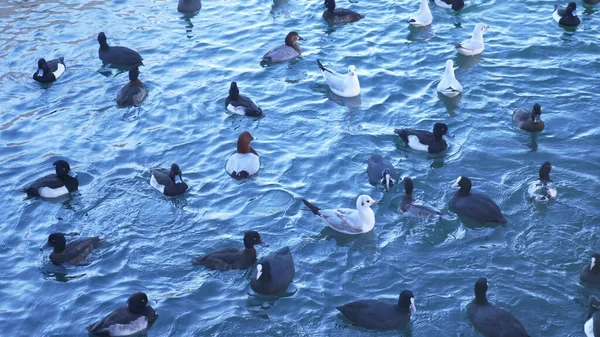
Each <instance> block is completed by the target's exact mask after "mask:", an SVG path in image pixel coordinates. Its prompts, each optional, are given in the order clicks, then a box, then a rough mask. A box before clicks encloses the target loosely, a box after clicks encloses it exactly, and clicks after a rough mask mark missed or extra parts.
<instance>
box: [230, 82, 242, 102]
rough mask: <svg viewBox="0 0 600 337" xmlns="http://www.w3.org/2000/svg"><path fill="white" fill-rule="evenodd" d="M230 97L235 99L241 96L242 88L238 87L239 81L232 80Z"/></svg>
mask: <svg viewBox="0 0 600 337" xmlns="http://www.w3.org/2000/svg"><path fill="white" fill-rule="evenodd" d="M229 97H230V98H231V99H233V100H236V99H239V98H240V89H238V86H237V82H231V85H230V86H229Z"/></svg>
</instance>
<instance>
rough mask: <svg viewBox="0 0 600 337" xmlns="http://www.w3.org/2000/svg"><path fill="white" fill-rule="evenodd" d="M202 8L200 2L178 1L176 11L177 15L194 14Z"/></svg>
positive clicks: (196, 0) (198, 0)
mask: <svg viewBox="0 0 600 337" xmlns="http://www.w3.org/2000/svg"><path fill="white" fill-rule="evenodd" d="M201 8H202V2H201V1H200V0H179V3H178V4H177V11H178V12H179V13H195V12H197V11H199V10H200V9H201Z"/></svg>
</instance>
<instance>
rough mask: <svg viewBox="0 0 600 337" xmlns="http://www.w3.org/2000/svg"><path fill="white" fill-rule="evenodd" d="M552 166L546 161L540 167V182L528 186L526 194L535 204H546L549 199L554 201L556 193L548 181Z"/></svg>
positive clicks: (550, 181)
mask: <svg viewBox="0 0 600 337" xmlns="http://www.w3.org/2000/svg"><path fill="white" fill-rule="evenodd" d="M550 171H552V164H551V163H550V162H549V161H547V162H545V163H543V164H542V166H541V167H540V171H539V175H540V180H536V181H534V182H532V183H531V184H530V185H529V188H528V189H527V193H528V194H529V198H530V199H531V200H534V201H536V202H547V201H549V200H550V199H556V195H557V191H556V187H555V186H554V183H552V180H551V179H550Z"/></svg>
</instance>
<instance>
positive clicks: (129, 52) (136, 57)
mask: <svg viewBox="0 0 600 337" xmlns="http://www.w3.org/2000/svg"><path fill="white" fill-rule="evenodd" d="M98 43H99V44H100V49H98V57H99V58H100V60H102V61H103V62H104V63H110V64H112V65H120V66H128V67H134V66H139V65H141V64H142V57H141V56H140V54H138V52H136V51H135V50H133V49H129V48H127V47H121V46H116V47H113V46H109V45H108V43H107V42H106V35H105V34H104V32H100V33H99V34H98Z"/></svg>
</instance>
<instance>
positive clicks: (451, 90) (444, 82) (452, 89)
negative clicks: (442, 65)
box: [437, 60, 463, 97]
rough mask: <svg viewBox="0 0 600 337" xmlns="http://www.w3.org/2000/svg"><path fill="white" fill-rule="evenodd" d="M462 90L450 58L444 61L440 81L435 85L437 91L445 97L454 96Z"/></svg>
mask: <svg viewBox="0 0 600 337" xmlns="http://www.w3.org/2000/svg"><path fill="white" fill-rule="evenodd" d="M462 91H463V87H462V85H460V83H459V82H458V80H457V79H456V76H454V62H453V61H452V60H448V61H446V69H445V70H444V74H443V75H442V78H441V79H440V83H438V85H437V92H439V93H440V94H442V95H444V96H446V97H456V96H458V95H459V94H460V93H461V92H462Z"/></svg>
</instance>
